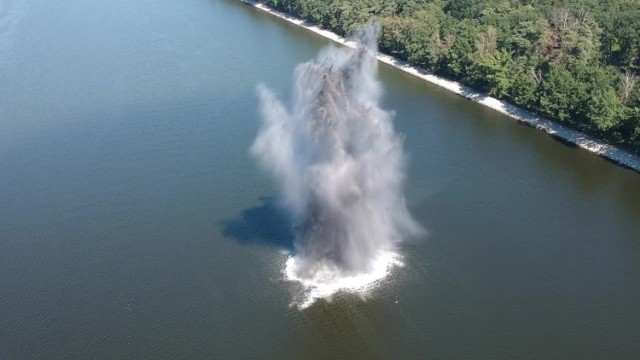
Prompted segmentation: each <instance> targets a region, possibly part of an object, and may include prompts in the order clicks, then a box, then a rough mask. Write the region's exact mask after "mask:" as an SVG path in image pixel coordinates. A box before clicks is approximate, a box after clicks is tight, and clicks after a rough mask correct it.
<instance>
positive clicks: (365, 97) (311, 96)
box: [251, 25, 422, 308]
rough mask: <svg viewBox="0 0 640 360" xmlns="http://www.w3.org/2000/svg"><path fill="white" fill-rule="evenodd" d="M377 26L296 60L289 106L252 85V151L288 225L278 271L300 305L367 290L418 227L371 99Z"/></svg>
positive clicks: (395, 140) (375, 92)
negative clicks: (256, 126)
mask: <svg viewBox="0 0 640 360" xmlns="http://www.w3.org/2000/svg"><path fill="white" fill-rule="evenodd" d="M378 32H379V27H378V26H376V25H368V26H367V27H365V28H364V29H363V30H362V31H360V32H359V33H357V34H356V36H355V37H354V40H355V41H356V42H357V43H358V46H357V48H356V49H346V48H340V49H336V48H333V47H330V48H328V49H325V50H324V51H323V52H321V54H320V55H319V56H318V58H317V59H316V60H313V61H310V62H307V63H304V64H301V65H299V66H298V67H297V68H296V70H295V81H294V91H293V99H292V104H291V106H290V108H288V109H287V108H286V107H285V106H284V105H283V104H282V103H281V102H280V101H279V100H277V99H276V97H275V96H274V95H273V93H272V92H271V91H270V90H268V89H267V88H265V87H263V86H259V87H258V93H259V96H260V100H261V108H262V127H261V129H260V131H259V133H258V136H257V138H256V139H255V142H254V144H253V145H252V147H251V153H252V155H253V156H254V157H255V158H256V159H257V160H258V161H259V163H260V165H261V166H262V167H263V168H264V169H265V170H266V171H267V172H269V173H270V174H271V175H272V176H273V177H274V178H275V180H276V181H277V183H278V185H279V186H280V192H281V204H282V205H283V206H284V208H285V209H286V210H287V211H288V214H289V216H290V218H291V221H292V223H293V225H294V226H293V229H294V231H295V252H294V253H293V254H292V255H290V257H289V258H288V260H287V262H286V266H285V270H284V274H285V277H286V279H287V280H290V281H296V282H299V283H300V284H302V285H303V288H304V290H303V292H302V293H301V294H300V296H299V297H298V298H297V299H296V300H295V302H294V305H297V306H298V307H299V308H305V307H307V306H309V305H311V304H312V303H313V302H314V301H315V300H316V299H319V298H329V297H331V295H333V294H334V293H336V292H340V291H347V292H353V293H357V294H361V295H364V294H366V292H367V291H369V290H370V289H371V288H372V287H373V286H375V285H376V284H377V283H379V282H380V280H382V279H384V278H385V277H386V276H387V275H388V274H389V272H390V270H391V269H392V268H394V267H396V266H400V265H402V262H401V257H400V255H399V254H398V252H397V245H398V243H399V242H400V241H401V240H402V239H404V238H407V237H409V236H415V235H418V234H420V233H421V231H422V230H421V227H420V226H419V225H418V224H417V223H416V222H415V221H414V220H413V219H412V217H411V215H410V214H409V212H408V210H407V208H406V206H405V203H404V197H403V195H402V185H403V182H404V177H405V175H404V174H405V158H404V154H403V150H402V145H403V144H402V139H401V138H400V137H399V136H398V135H397V134H396V133H395V132H394V130H393V124H392V115H391V114H390V113H389V112H387V111H384V110H382V109H381V108H380V107H379V104H378V102H379V99H380V96H381V90H382V89H381V87H380V84H379V83H378V81H377V80H376V72H377V60H376V53H377V45H376V41H377V36H378Z"/></svg>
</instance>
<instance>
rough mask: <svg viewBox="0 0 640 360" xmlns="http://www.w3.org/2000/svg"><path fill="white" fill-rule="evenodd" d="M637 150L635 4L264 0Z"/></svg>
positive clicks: (639, 32)
mask: <svg viewBox="0 0 640 360" xmlns="http://www.w3.org/2000/svg"><path fill="white" fill-rule="evenodd" d="M263 2H264V3H265V4H267V5H269V6H272V7H274V8H277V9H279V10H282V11H284V12H287V13H289V14H292V15H295V16H297V17H300V18H303V19H305V20H307V21H309V22H311V23H314V24H317V25H319V26H321V27H323V28H326V29H330V30H332V31H334V32H336V33H338V34H340V35H343V36H347V35H349V33H351V32H352V31H354V30H355V29H357V28H358V27H360V26H361V25H362V24H364V23H366V22H367V21H369V20H371V19H374V20H376V21H379V22H380V23H381V24H382V33H381V35H380V49H381V51H383V52H385V53H387V54H390V55H393V56H395V57H397V58H400V59H402V60H406V61H408V62H409V63H411V64H413V65H417V66H420V67H422V68H424V69H426V70H428V71H431V72H433V73H436V74H438V75H442V76H444V77H447V78H450V79H456V80H458V81H460V82H462V83H464V84H466V85H468V86H470V87H472V88H474V89H477V90H481V91H483V92H485V93H487V94H489V95H491V96H494V97H497V98H500V99H504V100H507V101H509V102H511V103H514V104H516V105H519V106H521V107H523V108H526V109H528V110H530V111H532V112H535V113H538V114H541V115H543V116H546V117H549V118H552V119H556V120H558V121H560V122H562V123H564V124H566V125H568V126H570V127H573V128H577V129H579V130H581V131H583V132H585V133H588V134H590V135H592V136H594V137H597V138H601V139H605V140H607V141H609V142H610V143H614V144H618V145H621V146H623V147H625V148H627V149H629V150H631V151H633V152H635V153H640V81H639V80H640V79H639V76H638V75H639V74H640V0H263Z"/></svg>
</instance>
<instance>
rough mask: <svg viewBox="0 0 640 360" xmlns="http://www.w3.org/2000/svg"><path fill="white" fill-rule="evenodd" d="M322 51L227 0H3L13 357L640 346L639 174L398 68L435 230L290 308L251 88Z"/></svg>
mask: <svg viewBox="0 0 640 360" xmlns="http://www.w3.org/2000/svg"><path fill="white" fill-rule="evenodd" d="M327 45H329V41H328V40H326V39H323V38H321V37H319V36H317V35H315V34H312V33H309V32H306V31H304V30H301V29H300V28H297V27H296V26H294V25H292V24H289V23H286V22H284V21H282V20H279V19H276V18H274V17H271V16H270V15H268V14H265V13H263V12H260V11H258V10H256V9H254V8H251V7H248V6H245V5H242V4H241V3H240V2H239V1H232V0H183V1H170V0H138V1H135V2H132V1H125V0H109V1H107V0H96V1H92V2H88V1H82V0H64V1H45V0H5V1H3V2H0V358H1V359H178V358H184V359H204V358H211V359H240V358H244V359H302V358H305V359H306V358H309V359H315V358H317V359H327V358H341V359H361V358H362V359H365V358H366V359H374V358H381V359H390V358H394V359H430V358H433V359H462V358H464V359H500V358H504V359H506V358H518V359H527V358H529V359H535V358H545V359H554V358H555V359H585V358H593V359H614V358H615V359H636V358H638V356H640V326H638V324H640V176H638V174H637V173H634V172H632V171H630V170H626V169H624V168H621V167H618V166H616V165H614V164H611V163H609V162H607V161H605V160H603V159H601V158H599V157H597V156H595V155H592V154H589V153H587V152H585V151H583V150H580V149H577V148H573V147H569V146H567V145H564V144H562V143H560V142H558V141H556V140H554V139H553V138H551V137H549V136H548V135H545V134H543V133H541V132H539V131H537V130H535V129H531V128H528V127H525V126H521V125H518V124H517V123H516V122H515V121H513V120H511V119H509V118H507V117H505V116H502V115H500V114H498V113H496V112H494V111H492V110H489V109H486V108H483V107H482V106H481V105H478V104H475V103H473V102H470V101H468V100H465V99H463V98H460V97H458V96H455V95H451V94H450V93H448V92H447V91H445V90H442V89H439V88H437V87H435V86H432V85H429V84H426V83H424V82H423V81H420V80H418V79H415V78H412V77H411V76H409V75H407V74H404V73H402V72H399V71H397V70H395V69H392V68H390V67H387V66H381V68H380V73H379V76H380V78H381V80H382V83H383V86H384V89H385V95H384V100H383V102H384V103H383V106H384V107H385V108H386V109H389V110H392V111H394V112H395V127H396V129H397V131H398V132H400V133H402V134H403V136H404V137H405V148H406V151H407V153H408V158H409V167H408V177H407V184H406V188H405V194H406V197H407V205H408V207H409V209H410V211H411V213H412V214H413V215H414V217H415V218H416V220H417V221H418V222H420V224H422V226H423V227H424V228H425V229H427V231H428V235H427V236H425V237H424V238H421V239H416V240H412V241H409V242H406V243H404V244H403V246H402V248H401V253H402V255H403V256H404V261H403V262H404V264H405V266H404V267H403V268H400V269H397V270H395V271H394V273H393V274H392V275H391V276H390V277H389V278H388V279H387V280H386V281H385V282H384V283H382V284H381V285H380V286H379V287H378V288H377V289H375V290H374V291H373V292H372V293H371V294H369V296H368V298H367V299H364V300H363V299H361V298H360V297H358V296H354V295H349V294H343V295H338V296H335V297H334V298H333V299H331V301H322V300H321V301H318V302H316V303H315V304H314V305H312V306H311V307H309V308H307V309H305V310H302V311H301V310H299V309H297V308H295V307H291V306H290V303H291V301H292V294H293V293H294V291H295V284H291V283H288V282H285V281H283V275H282V273H281V272H282V269H283V266H284V262H285V260H286V257H287V255H286V254H285V252H284V250H285V249H286V248H287V247H288V246H290V242H291V235H290V232H291V231H290V229H291V225H290V224H289V223H288V222H287V221H286V219H285V218H284V217H283V216H282V214H281V212H280V211H279V210H278V208H277V206H275V196H276V190H275V189H276V187H275V186H274V184H273V183H272V182H271V181H270V179H269V177H268V176H267V175H266V174H265V173H263V172H261V171H260V170H259V169H258V168H257V166H256V164H255V162H254V160H253V159H251V157H250V155H249V153H248V148H249V147H250V145H251V143H252V141H253V139H254V138H255V135H256V133H257V131H258V127H259V114H258V107H259V104H258V98H257V96H256V90H255V89H256V85H257V84H259V83H264V84H267V85H268V86H269V87H270V88H272V89H274V91H275V92H276V93H278V94H279V95H280V96H281V97H282V98H285V99H286V98H287V97H288V96H289V95H290V93H289V92H290V87H291V86H290V85H291V81H292V78H293V73H292V69H293V68H294V67H295V65H296V64H298V63H300V62H303V61H306V60H308V59H310V58H313V57H315V56H316V54H317V53H318V51H319V50H320V49H322V48H323V47H324V46H327Z"/></svg>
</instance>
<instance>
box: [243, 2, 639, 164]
mask: <svg viewBox="0 0 640 360" xmlns="http://www.w3.org/2000/svg"><path fill="white" fill-rule="evenodd" d="M243 2H244V3H245V4H247V5H249V6H252V7H254V8H257V9H259V10H261V11H264V12H266V13H269V14H271V15H274V16H277V17H279V18H281V19H283V20H286V21H288V22H290V23H292V24H295V25H298V26H300V27H303V28H305V29H307V30H309V31H312V32H314V33H316V34H318V35H320V36H323V37H325V38H327V39H330V40H332V41H334V42H337V43H340V44H342V45H344V46H348V47H351V48H354V47H355V46H356V44H355V43H354V42H353V41H349V40H347V39H345V38H343V37H341V36H339V35H337V34H335V33H333V32H331V31H328V30H324V29H321V28H319V27H317V26H315V25H313V24H309V23H307V22H306V21H304V20H301V19H298V18H296V17H293V16H290V15H288V14H285V13H283V12H281V11H278V10H275V9H273V8H271V7H268V6H266V5H264V4H261V3H255V2H251V1H245V0H243ZM377 58H378V60H379V61H380V62H383V63H385V64H387V65H390V66H393V67H395V68H396V69H398V70H401V71H404V72H406V73H408V74H411V75H413V76H416V77H418V78H420V79H423V80H425V81H427V82H429V83H432V84H434V85H437V86H440V87H442V88H444V89H446V90H449V91H451V92H453V93H455V94H457V95H460V96H463V97H465V98H467V99H469V100H471V101H474V102H476V103H478V104H481V105H484V106H486V107H488V108H491V109H493V110H495V111H498V112H500V113H502V114H505V115H507V116H509V117H511V118H513V119H515V120H517V121H519V122H521V123H523V124H525V125H528V126H531V127H534V128H536V129H539V130H542V131H544V132H546V133H548V134H549V135H551V136H553V137H555V138H558V139H560V140H561V141H563V142H566V143H569V144H573V145H575V146H578V147H580V148H582V149H584V150H587V151H589V152H592V153H594V154H596V155H599V156H601V157H603V158H605V159H608V160H610V161H612V162H614V163H616V164H618V165H621V166H624V167H626V168H629V169H632V170H634V171H636V172H640V157H638V156H636V155H634V154H631V153H629V152H627V151H625V150H622V149H620V148H618V147H615V146H613V145H610V144H607V143H605V142H604V141H601V140H597V139H594V138H592V137H590V136H588V135H585V134H583V133H581V132H579V131H576V130H573V129H570V128H568V127H566V126H563V125H561V124H559V123H557V122H555V121H552V120H549V119H547V118H544V117H541V116H539V115H536V114H533V113H531V112H529V111H527V110H525V109H522V108H520V107H517V106H515V105H512V104H509V103H506V102H504V101H501V100H498V99H496V98H493V97H491V96H488V95H486V94H483V93H481V92H479V91H476V90H473V89H471V88H469V87H466V86H464V85H462V84H460V83H458V82H456V81H451V80H447V79H445V78H442V77H440V76H436V75H433V74H430V73H428V72H426V71H425V70H423V69H420V68H417V67H414V66H411V65H409V64H408V63H406V62H404V61H401V60H398V59H396V58H394V57H392V56H389V55H386V54H378V56H377Z"/></svg>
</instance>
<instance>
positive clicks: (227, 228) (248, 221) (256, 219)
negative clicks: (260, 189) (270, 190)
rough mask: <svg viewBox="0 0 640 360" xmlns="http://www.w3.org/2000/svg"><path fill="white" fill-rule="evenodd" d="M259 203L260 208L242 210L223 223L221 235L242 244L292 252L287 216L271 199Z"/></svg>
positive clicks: (291, 237) (291, 235)
mask: <svg viewBox="0 0 640 360" xmlns="http://www.w3.org/2000/svg"><path fill="white" fill-rule="evenodd" d="M260 201H261V202H262V204H261V205H260V206H256V207H253V208H249V209H246V210H243V211H242V213H241V214H240V215H239V216H237V217H234V218H231V219H228V220H225V221H223V222H222V231H223V234H224V235H225V236H227V237H230V238H233V239H235V240H237V241H238V242H240V243H242V244H263V245H270V246H276V247H280V248H284V249H287V250H291V251H292V250H293V239H294V236H293V231H292V228H291V222H290V221H289V219H288V217H287V214H286V213H285V212H284V211H283V210H282V209H281V208H279V207H278V205H277V204H276V200H275V198H273V197H264V198H261V199H260Z"/></svg>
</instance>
